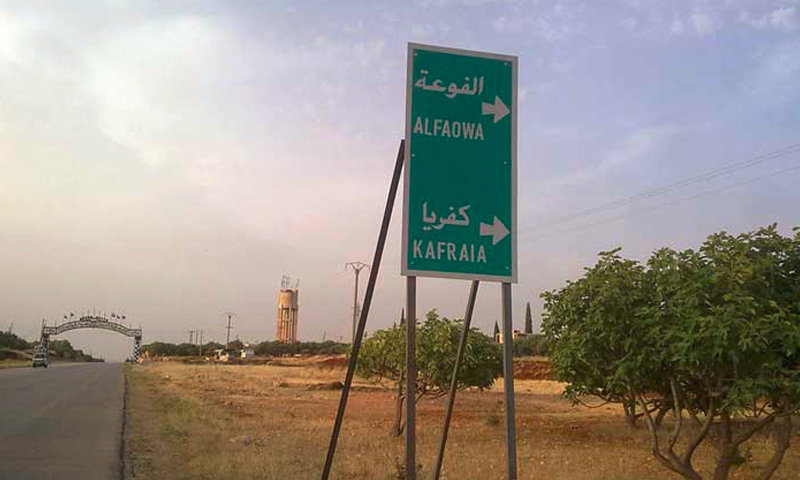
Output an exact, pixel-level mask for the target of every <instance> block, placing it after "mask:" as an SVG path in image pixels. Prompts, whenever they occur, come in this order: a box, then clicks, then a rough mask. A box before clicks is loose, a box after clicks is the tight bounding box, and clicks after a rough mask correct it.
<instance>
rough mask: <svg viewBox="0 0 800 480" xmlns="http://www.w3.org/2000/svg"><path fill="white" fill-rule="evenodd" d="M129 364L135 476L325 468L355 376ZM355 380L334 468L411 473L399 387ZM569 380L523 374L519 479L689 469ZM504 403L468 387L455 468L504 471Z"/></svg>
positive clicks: (314, 474) (797, 459) (607, 479)
mask: <svg viewBox="0 0 800 480" xmlns="http://www.w3.org/2000/svg"><path fill="white" fill-rule="evenodd" d="M525 368H527V367H525ZM531 368H533V369H534V370H537V369H540V367H531ZM128 377H129V381H130V386H131V403H130V407H131V415H132V425H131V426H132V431H133V436H132V450H133V452H132V458H133V461H134V473H135V474H136V478H137V480H151V479H152V480H162V479H176V480H179V479H187V480H188V479H192V480H194V479H215V480H223V479H234V478H235V479H239V480H245V479H256V478H258V479H276V480H278V479H280V480H284V479H285V480H293V479H298V480H299V479H304V480H305V479H314V478H318V477H319V475H320V472H321V470H322V464H323V462H324V457H325V453H326V451H327V446H328V442H329V439H330V433H331V428H332V425H333V419H334V416H335V413H336V408H337V405H338V401H339V397H340V393H341V392H340V390H336V389H335V387H334V386H332V385H333V384H334V383H335V382H337V381H341V380H343V378H344V369H343V367H342V365H341V361H339V360H335V359H333V360H332V359H330V358H323V359H310V360H309V359H290V360H282V361H281V362H280V365H274V364H271V365H231V366H224V365H191V364H180V363H175V362H162V363H149V364H143V365H134V366H131V367H130V369H129V371H128ZM498 384H499V385H498V387H501V386H502V381H500V382H498ZM355 386H356V388H355V391H353V392H352V393H351V395H350V400H349V402H348V406H347V416H346V418H345V422H344V426H343V428H342V434H341V437H340V440H339V446H338V449H337V453H336V459H335V462H334V469H333V474H332V478H334V479H379V480H383V479H398V478H403V477H402V472H401V469H400V466H401V465H403V464H404V461H403V452H404V438H403V437H399V438H398V437H393V436H391V435H389V431H390V427H391V424H392V418H393V409H394V405H395V402H394V398H393V392H392V390H391V389H390V388H388V387H382V386H376V385H373V384H369V383H364V382H361V381H356V383H355ZM561 389H562V386H561V385H560V384H558V383H556V382H554V381H550V380H518V381H517V382H516V391H517V397H516V402H517V403H516V405H517V429H518V439H517V456H518V463H519V478H520V479H548V480H582V479H585V480H634V479H635V480H650V479H653V480H660V479H677V478H679V477H678V476H677V475H675V474H672V473H670V472H668V471H667V470H666V469H664V468H663V467H662V466H661V465H659V464H658V463H657V461H656V460H655V459H653V458H652V456H651V455H650V454H649V447H648V445H649V438H648V435H647V433H646V432H645V431H644V430H631V429H629V428H628V427H627V426H626V425H625V423H624V420H623V417H622V412H621V409H619V408H617V407H616V406H608V405H607V406H602V407H600V408H593V409H590V408H586V407H583V406H573V405H571V404H570V403H569V402H568V401H566V400H564V399H562V398H561V397H560V392H561ZM444 401H445V400H444V399H435V400H433V399H423V400H421V401H420V402H419V404H418V407H417V411H418V419H417V422H418V427H417V432H418V446H417V451H418V462H419V463H420V464H421V468H420V474H418V478H429V476H430V473H431V466H432V464H433V462H434V460H435V451H436V449H437V446H438V440H439V435H440V432H441V426H442V425H441V424H442V419H443V408H444ZM503 414H504V410H503V403H502V390H501V388H497V387H496V388H495V389H493V390H491V391H485V392H478V391H464V392H459V395H458V399H457V402H456V410H455V415H454V421H453V425H452V426H451V430H450V436H449V441H448V449H447V455H446V458H445V463H444V470H443V475H442V478H443V479H448V480H488V479H502V478H504V477H505V456H504V452H505V450H504V449H505V447H504V445H505V443H504V431H505V430H504V427H503V425H504V417H503ZM795 438H798V439H800V437H795ZM795 442H796V441H795ZM767 447H769V438H767V437H763V438H758V439H756V440H754V441H752V442H750V445H749V447H748V448H747V449H746V450H745V451H744V452H743V453H744V454H745V457H747V458H748V461H747V462H746V463H745V465H744V466H742V467H739V468H737V469H736V470H735V471H734V472H733V474H732V475H731V478H732V479H736V480H739V479H748V478H756V475H755V474H756V470H755V469H754V468H755V467H757V466H758V465H760V464H763V463H764V462H765V461H766V457H765V455H766V451H767ZM713 453H714V452H713V451H712V450H710V449H709V448H703V449H701V450H700V451H699V452H698V454H697V455H696V457H697V461H696V462H695V464H696V465H697V466H698V468H699V469H700V470H701V473H705V474H708V472H709V468H710V466H711V461H712V458H713ZM798 471H800V451H799V450H798V449H797V448H796V447H795V448H793V449H790V450H789V452H788V453H787V455H786V458H785V460H784V462H783V465H782V466H781V469H780V470H779V471H778V472H777V473H776V474H775V476H774V477H773V479H774V480H790V479H793V480H796V479H797V478H798V474H797V472H798Z"/></svg>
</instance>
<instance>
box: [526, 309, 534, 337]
mask: <svg viewBox="0 0 800 480" xmlns="http://www.w3.org/2000/svg"><path fill="white" fill-rule="evenodd" d="M525 333H527V334H528V335H530V334H532V333H533V316H531V302H528V305H527V306H525Z"/></svg>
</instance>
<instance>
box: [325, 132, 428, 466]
mask: <svg viewBox="0 0 800 480" xmlns="http://www.w3.org/2000/svg"><path fill="white" fill-rule="evenodd" d="M404 159H405V141H404V140H401V141H400V148H399V149H398V151H397V160H396V161H395V164H394V173H393V174H392V183H391V184H390V185H389V195H388V198H387V199H386V207H385V208H384V210H383V221H382V223H381V230H380V233H379V234H378V244H377V245H376V246H375V256H374V257H373V259H372V268H371V269H370V271H369V280H368V281H367V291H366V292H365V294H364V306H363V308H362V309H361V317H360V318H359V319H358V329H357V330H356V336H355V338H354V339H353V350H352V352H350V361H349V362H348V363H347V376H346V377H345V380H344V387H342V396H341V398H340V399H339V409H338V410H337V411H336V421H335V422H334V424H333V432H332V433H331V442H330V444H329V445H328V455H327V457H325V466H324V467H323V469H322V477H321V478H322V480H327V479H328V476H329V475H330V473H331V466H332V465H333V456H334V454H335V453H336V444H337V442H338V441H339V431H340V430H341V428H342V421H343V420H344V411H345V408H346V407H347V397H348V395H349V394H350V387H351V386H352V385H353V375H355V372H356V362H357V361H358V353H359V352H360V351H361V339H362V337H363V336H364V329H365V328H366V326H367V316H368V315H369V307H370V305H371V304H372V294H373V292H374V291H375V282H376V280H377V279H378V270H380V266H381V257H383V247H384V245H385V244H386V235H387V233H388V231H389V222H390V220H391V219H392V208H393V207H394V199H395V197H396V196H397V186H398V185H399V184H400V172H401V171H402V170H403V160H404ZM412 318H414V317H412ZM410 480H413V479H410Z"/></svg>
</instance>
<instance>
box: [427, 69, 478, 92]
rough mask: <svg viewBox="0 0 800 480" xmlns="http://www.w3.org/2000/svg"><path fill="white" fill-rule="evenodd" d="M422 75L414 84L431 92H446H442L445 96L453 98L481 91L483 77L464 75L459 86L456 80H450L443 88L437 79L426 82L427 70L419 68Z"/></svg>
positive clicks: (442, 84)
mask: <svg viewBox="0 0 800 480" xmlns="http://www.w3.org/2000/svg"><path fill="white" fill-rule="evenodd" d="M420 73H421V74H422V77H421V78H420V79H419V80H417V81H416V82H414V86H415V87H417V88H421V89H423V90H428V91H432V92H447V93H445V94H444V96H445V97H447V98H455V97H456V96H457V95H480V94H481V93H483V77H472V78H470V77H464V84H463V85H462V86H461V87H459V86H458V84H457V83H456V82H451V83H450V85H448V86H447V88H445V86H444V83H443V82H442V81H441V80H439V79H436V80H433V81H432V82H431V83H430V85H429V84H428V83H427V82H428V73H429V72H428V71H427V70H420Z"/></svg>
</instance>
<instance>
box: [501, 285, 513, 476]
mask: <svg viewBox="0 0 800 480" xmlns="http://www.w3.org/2000/svg"><path fill="white" fill-rule="evenodd" d="M500 288H501V290H502V293H501V297H502V302H503V390H504V394H505V401H506V449H507V453H506V460H507V464H506V479H507V480H517V433H516V426H515V424H514V332H513V328H512V324H511V284H510V283H508V282H503V284H502V286H501V287H500Z"/></svg>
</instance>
